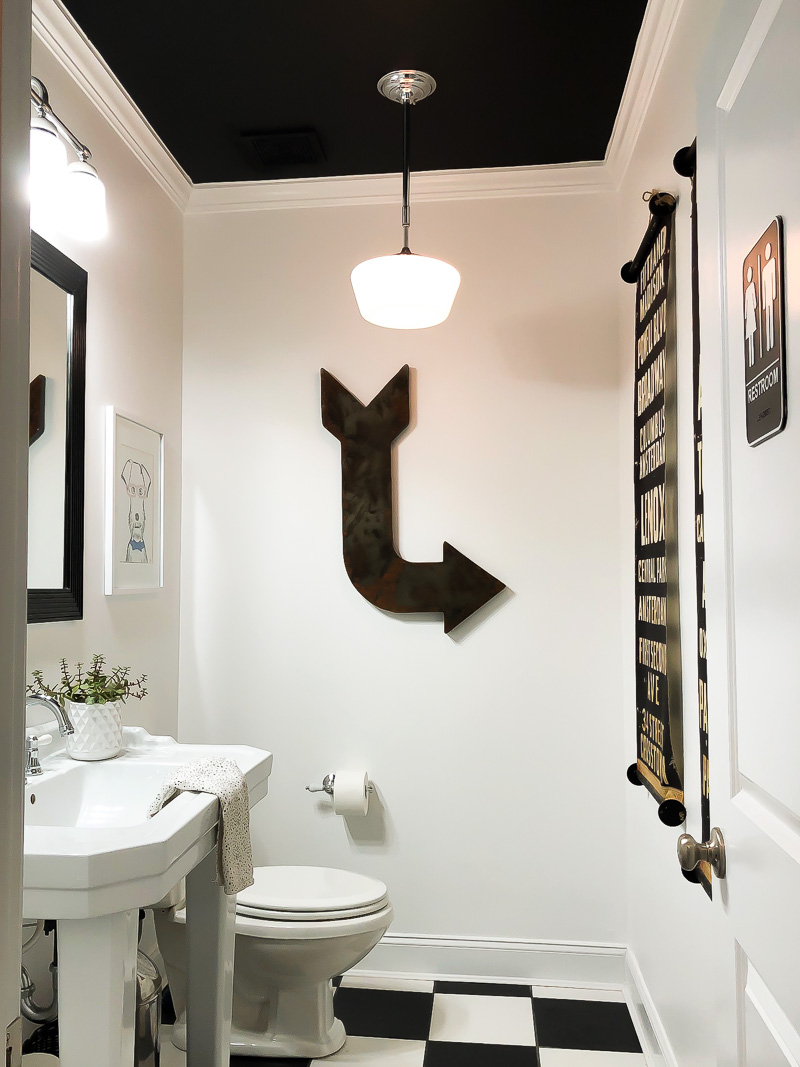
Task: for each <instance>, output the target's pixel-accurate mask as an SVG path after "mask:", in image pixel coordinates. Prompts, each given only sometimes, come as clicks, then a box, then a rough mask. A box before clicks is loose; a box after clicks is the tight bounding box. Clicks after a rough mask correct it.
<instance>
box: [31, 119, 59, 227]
mask: <svg viewBox="0 0 800 1067" xmlns="http://www.w3.org/2000/svg"><path fill="white" fill-rule="evenodd" d="M30 166H31V171H30V198H31V216H32V220H33V222H34V223H35V222H36V221H37V220H48V219H50V218H51V217H52V214H53V211H54V208H55V198H56V196H57V195H58V190H59V187H60V183H61V181H62V179H63V177H64V171H65V170H66V166H67V150H66V148H65V146H64V142H63V141H62V140H61V138H60V137H59V136H58V133H57V131H56V128H55V126H54V125H53V123H52V122H50V120H49V119H46V118H42V117H40V116H36V117H35V118H33V119H31V161H30Z"/></svg>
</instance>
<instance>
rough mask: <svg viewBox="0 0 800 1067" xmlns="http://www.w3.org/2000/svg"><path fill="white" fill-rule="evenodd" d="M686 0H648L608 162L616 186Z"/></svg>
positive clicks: (634, 144)
mask: <svg viewBox="0 0 800 1067" xmlns="http://www.w3.org/2000/svg"><path fill="white" fill-rule="evenodd" d="M683 4H684V0H648V4H647V8H646V10H645V13H644V18H643V19H642V28H641V30H640V31H639V36H638V38H637V39H636V47H635V49H634V51H633V59H632V60H631V67H630V70H629V71H628V78H627V80H626V82H625V89H624V90H623V93H622V100H621V101H620V105H619V111H618V112H617V118H616V121H615V122H614V128H613V130H612V131H611V138H610V140H609V142H608V149H607V150H606V158H605V164H606V167H607V170H608V177H609V181H610V183H611V184H612V186H613V188H614V189H618V188H619V187H620V185H621V184H622V181H623V179H624V177H625V174H626V172H627V170H628V166H629V165H630V162H631V159H632V157H633V152H634V149H635V148H636V142H637V141H638V140H639V134H640V133H641V132H642V126H643V124H644V119H645V115H646V114H647V111H648V108H649V107H650V102H651V100H652V99H653V92H654V91H655V87H656V83H657V82H658V78H659V75H660V74H661V68H662V67H663V66H664V59H665V57H666V54H667V51H668V50H669V46H670V43H671V41H672V36H673V34H674V32H675V26H676V24H677V22H678V16H679V15H680V12H681V8H682V7H683Z"/></svg>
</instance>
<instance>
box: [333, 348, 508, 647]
mask: <svg viewBox="0 0 800 1067" xmlns="http://www.w3.org/2000/svg"><path fill="white" fill-rule="evenodd" d="M320 375H321V378H322V425H323V426H324V427H325V429H326V430H329V431H330V432H331V433H332V434H333V436H334V437H335V438H337V440H338V441H339V442H340V443H341V446H342V542H343V549H344V565H345V569H346V570H347V574H348V576H349V578H350V581H351V582H352V583H353V585H354V586H355V587H356V589H357V590H358V591H359V593H361V595H362V596H363V597H364V598H365V599H366V600H368V601H369V602H370V604H374V605H375V607H378V608H383V609H384V610H386V611H393V612H399V613H410V612H427V611H441V612H443V613H444V632H445V633H450V631H451V630H452V629H454V628H455V627H456V626H458V625H459V623H462V622H464V620H465V619H467V618H469V616H470V615H472V613H473V612H474V611H477V609H478V608H480V607H482V606H483V605H484V604H486V603H487V602H488V601H489V600H491V599H492V597H494V596H496V595H497V594H498V593H499V592H500V591H501V590H503V589H505V586H504V585H503V583H502V582H500V581H498V580H497V578H494V577H493V576H492V575H491V574H489V573H488V572H487V571H485V570H483V568H482V567H479V566H478V565H477V564H476V563H473V562H472V560H470V559H467V557H466V556H463V555H462V554H461V553H460V552H459V551H458V549H457V548H453V546H452V545H449V544H448V543H447V542H446V541H445V542H444V551H443V559H442V561H441V563H411V562H409V561H408V560H405V559H403V558H402V556H400V555H398V553H397V550H396V549H395V546H394V516H393V510H392V442H393V441H394V440H395V438H396V437H397V436H398V435H399V434H401V433H402V432H403V430H405V429H406V427H407V426H408V423H409V389H408V383H409V371H408V367H407V366H405V367H403V368H402V369H401V370H399V371H398V372H397V374H395V376H394V378H392V380H391V381H389V382H387V383H386V385H385V386H384V387H383V389H381V391H380V392H379V393H378V395H377V396H376V397H375V398H374V399H373V400H372V401H371V402H370V403H369V404H362V403H361V401H360V400H359V399H358V398H357V397H355V396H353V394H352V393H351V392H350V391H349V389H346V388H345V387H344V386H343V385H342V384H341V382H338V381H337V380H336V379H335V378H334V377H333V375H332V374H330V373H329V372H328V371H326V370H324V369H323V370H322V371H320Z"/></svg>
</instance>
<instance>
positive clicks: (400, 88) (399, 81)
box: [378, 70, 436, 255]
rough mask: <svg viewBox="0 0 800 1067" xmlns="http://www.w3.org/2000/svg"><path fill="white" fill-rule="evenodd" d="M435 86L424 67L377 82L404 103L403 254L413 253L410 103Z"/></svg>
mask: <svg viewBox="0 0 800 1067" xmlns="http://www.w3.org/2000/svg"><path fill="white" fill-rule="evenodd" d="M435 90H436V82H435V81H434V79H433V78H432V77H431V76H430V74H426V73H425V72H424V71H422V70H393V71H392V72H391V73H390V74H384V76H383V77H382V78H381V80H380V81H379V82H378V92H379V93H380V94H381V96H385V97H386V99H387V100H393V101H394V102H395V103H396V104H402V105H403V217H402V227H403V247H402V248H401V250H400V252H401V254H405V255H410V254H411V249H410V248H409V246H408V231H409V229H410V228H411V206H410V203H409V199H410V196H409V192H410V191H409V186H410V173H411V105H412V104H418V103H419V102H420V100H424V99H425V98H426V97H427V96H430V95H431V93H433V92H434V91H435Z"/></svg>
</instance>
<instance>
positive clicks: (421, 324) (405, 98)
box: [350, 70, 461, 330]
mask: <svg viewBox="0 0 800 1067" xmlns="http://www.w3.org/2000/svg"><path fill="white" fill-rule="evenodd" d="M435 89H436V82H435V81H434V80H433V78H432V77H431V76H430V74H425V73H423V72H422V71H419V70H395V71H392V72H391V73H390V74H385V75H384V76H383V77H382V78H381V80H380V81H379V82H378V92H380V93H381V94H382V95H383V96H385V97H386V98H387V99H389V100H393V101H394V102H395V103H398V104H402V105H403V216H402V226H403V247H402V249H401V250H400V251H399V252H398V253H396V254H395V255H393V256H378V257H376V258H375V259H367V260H364V262H363V263H359V264H358V266H357V267H355V268H354V269H353V272H352V274H351V275H350V281H351V283H352V286H353V292H354V293H355V297H356V303H357V304H358V310H359V311H360V312H361V314H362V316H363V317H364V318H365V319H366V320H367V322H372V323H374V324H375V325H376V326H385V327H388V328H389V329H393V330H422V329H425V328H426V327H429V326H438V325H439V323H440V322H444V320H445V319H446V318H447V316H448V315H449V314H450V309H451V308H452V306H453V301H454V300H455V297H456V293H457V292H458V287H459V285H460V284H461V275H460V274H459V273H458V271H457V270H456V268H455V267H452V266H451V265H450V264H449V263H445V262H444V261H443V260H441V259H431V258H430V257H429V256H419V255H416V254H415V253H413V252H412V251H411V249H410V248H409V245H408V231H409V229H410V227H411V210H410V206H409V182H410V157H411V106H412V105H413V104H416V103H418V102H419V101H420V100H424V99H425V98H426V97H427V96H430V95H431V93H432V92H433V91H434V90H435Z"/></svg>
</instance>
